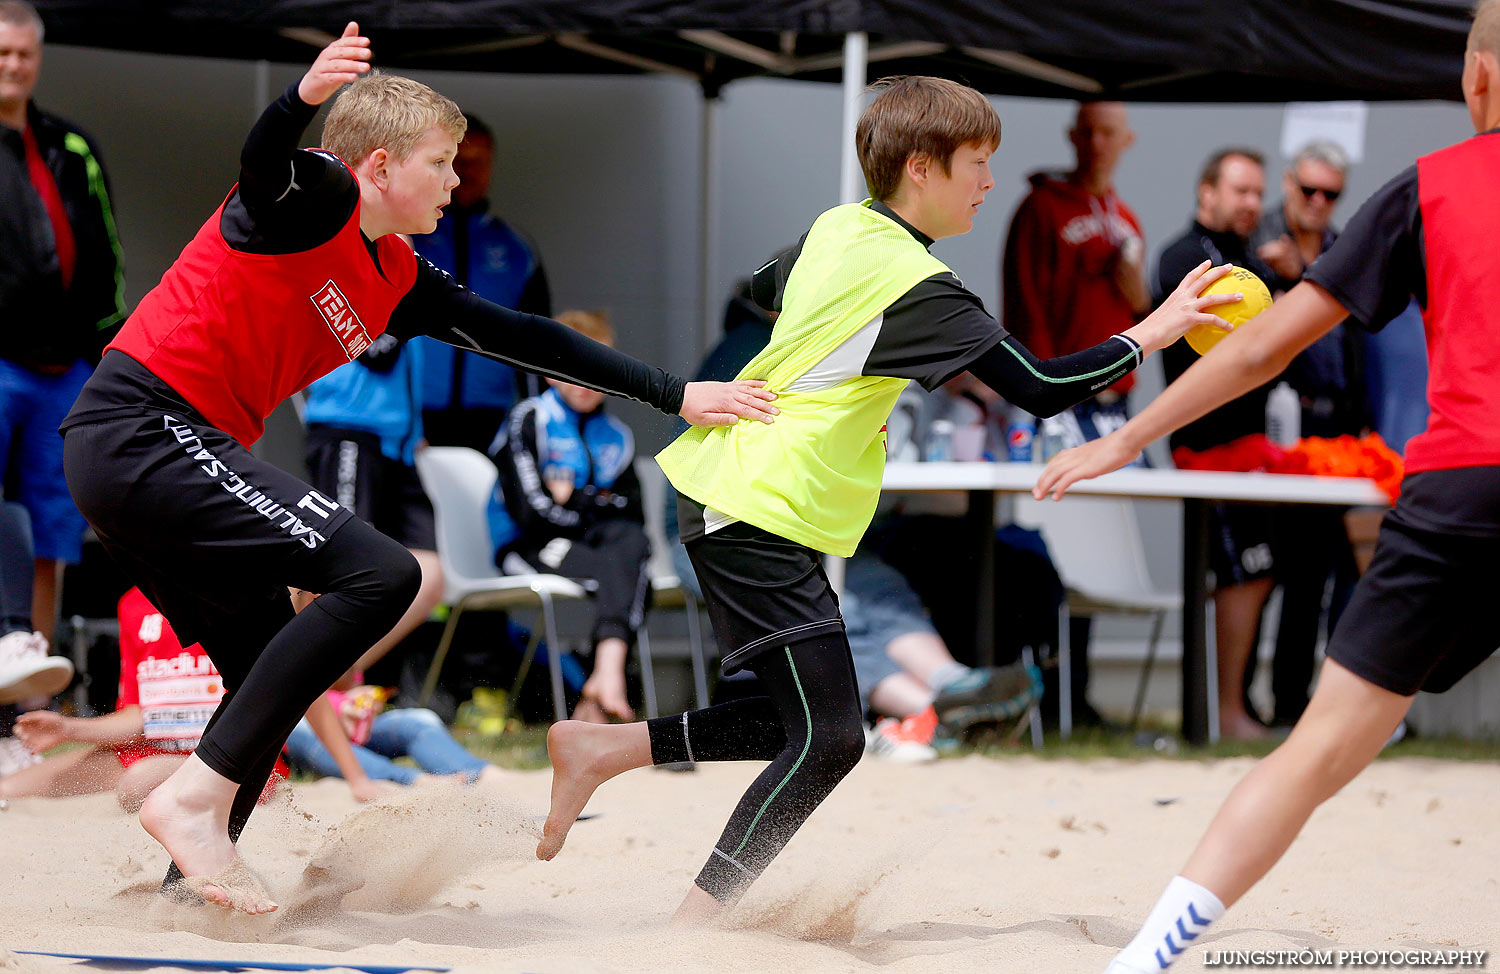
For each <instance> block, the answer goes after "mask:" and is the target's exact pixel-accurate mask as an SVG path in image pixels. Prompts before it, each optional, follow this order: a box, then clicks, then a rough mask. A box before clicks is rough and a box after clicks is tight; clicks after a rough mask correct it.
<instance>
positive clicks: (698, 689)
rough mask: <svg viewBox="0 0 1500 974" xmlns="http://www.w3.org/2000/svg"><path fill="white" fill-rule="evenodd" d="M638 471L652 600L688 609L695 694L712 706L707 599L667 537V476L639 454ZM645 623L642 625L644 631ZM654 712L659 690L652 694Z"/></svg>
mask: <svg viewBox="0 0 1500 974" xmlns="http://www.w3.org/2000/svg"><path fill="white" fill-rule="evenodd" d="M635 475H636V478H637V479H638V480H639V481H640V482H641V503H642V504H644V505H645V507H646V510H645V514H646V537H647V538H648V539H650V541H651V592H652V600H651V604H652V607H653V608H661V609H676V608H680V609H682V610H684V611H685V612H686V613H687V630H688V652H689V654H690V655H691V656H692V663H693V694H694V698H695V699H696V700H697V703H698V709H699V710H702V709H704V708H705V707H707V706H708V665H707V662H706V660H705V659H704V656H703V620H702V619H701V618H700V613H701V610H702V608H703V603H701V602H699V601H698V598H697V597H696V596H695V595H693V593H692V592H691V591H690V590H689V589H688V588H687V587H686V586H685V585H683V584H682V579H681V578H679V577H677V572H676V571H675V570H674V569H673V566H672V549H671V545H670V542H668V541H667V526H666V501H667V493H666V492H667V478H666V475H665V474H664V473H662V470H661V467H659V466H658V465H657V463H656V461H655V460H654V459H652V458H650V457H638V458H636V461H635ZM644 628H645V627H644V626H643V627H642V629H643V631H644ZM652 697H653V700H652V705H651V708H649V709H651V710H652V714H651V715H652V716H653V717H654V716H656V714H655V712H654V707H655V702H654V697H655V694H653V695H652Z"/></svg>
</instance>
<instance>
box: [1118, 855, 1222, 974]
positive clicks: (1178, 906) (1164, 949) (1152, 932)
mask: <svg viewBox="0 0 1500 974" xmlns="http://www.w3.org/2000/svg"><path fill="white" fill-rule="evenodd" d="M1223 915H1224V904H1223V903H1220V902H1219V898H1218V897H1217V896H1215V895H1214V894H1213V893H1210V892H1209V891H1208V890H1207V889H1204V888H1203V887H1202V886H1199V885H1198V884H1197V883H1195V882H1193V881H1192V880H1191V879H1187V878H1185V877H1182V876H1174V877H1173V878H1172V881H1171V882H1170V883H1168V884H1167V889H1166V892H1164V893H1162V894H1161V899H1159V900H1157V901H1156V906H1155V908H1153V909H1152V911H1151V915H1150V916H1148V917H1146V922H1145V923H1144V924H1143V925H1142V926H1141V932H1140V933H1138V934H1136V935H1135V939H1134V940H1132V941H1131V942H1130V943H1129V944H1128V945H1127V946H1126V947H1125V949H1124V950H1122V951H1120V953H1119V955H1118V956H1117V957H1116V958H1115V963H1114V964H1112V965H1110V971H1111V972H1115V971H1119V972H1120V974H1135V972H1139V974H1157V972H1159V971H1164V970H1166V969H1167V968H1169V967H1171V966H1172V964H1173V963H1174V962H1175V961H1177V960H1178V959H1179V958H1181V957H1182V955H1183V954H1185V953H1187V949H1188V947H1189V945H1191V944H1192V942H1193V941H1195V940H1197V939H1198V936H1199V935H1200V934H1201V933H1203V931H1205V930H1207V929H1208V925H1209V924H1210V923H1213V922H1214V921H1215V920H1217V919H1218V918H1219V917H1221V916H1223ZM1120 965H1122V966H1120Z"/></svg>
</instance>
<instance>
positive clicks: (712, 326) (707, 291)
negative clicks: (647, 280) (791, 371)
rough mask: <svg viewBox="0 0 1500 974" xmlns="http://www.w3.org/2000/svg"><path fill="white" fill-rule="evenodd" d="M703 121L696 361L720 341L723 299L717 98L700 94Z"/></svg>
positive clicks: (700, 153)
mask: <svg viewBox="0 0 1500 974" xmlns="http://www.w3.org/2000/svg"><path fill="white" fill-rule="evenodd" d="M702 115H703V122H702V124H701V125H700V126H699V129H700V138H701V139H702V145H701V147H700V151H699V164H700V166H701V167H702V168H701V171H700V172H699V177H698V184H699V188H700V189H699V191H700V192H701V193H702V194H703V198H702V205H700V206H699V207H698V221H699V222H698V260H699V261H700V264H699V267H700V271H699V273H700V275H701V286H700V288H699V293H698V348H697V353H698V356H697V359H696V360H697V361H700V362H701V361H702V360H703V359H704V357H705V356H707V355H708V350H709V349H711V348H713V347H714V346H715V345H716V344H718V342H719V338H720V337H721V336H720V335H719V320H718V316H717V315H716V314H715V309H716V308H717V307H718V306H719V303H720V301H722V300H723V295H721V294H720V293H719V290H720V289H719V280H718V273H719V152H718V141H719V140H718V138H717V133H718V123H719V96H718V94H717V93H715V94H712V95H710V94H708V93H707V92H706V91H705V92H704V95H703V113H702Z"/></svg>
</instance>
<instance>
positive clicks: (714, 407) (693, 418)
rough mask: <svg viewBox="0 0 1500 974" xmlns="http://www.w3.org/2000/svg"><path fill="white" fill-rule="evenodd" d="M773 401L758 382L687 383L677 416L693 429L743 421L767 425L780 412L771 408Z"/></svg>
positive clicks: (754, 380) (770, 392)
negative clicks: (756, 421) (757, 421)
mask: <svg viewBox="0 0 1500 974" xmlns="http://www.w3.org/2000/svg"><path fill="white" fill-rule="evenodd" d="M775 399H776V393H774V392H772V391H771V390H769V389H767V388H766V384H765V383H764V382H762V381H760V380H759V379H744V380H742V379H736V380H735V381H734V382H689V383H688V384H687V389H686V390H684V391H683V394H682V409H681V410H680V411H679V412H678V414H677V415H679V416H681V417H682V418H683V419H685V420H687V421H688V422H689V423H692V424H693V425H694V426H731V425H733V424H734V423H737V422H739V421H740V420H742V419H757V420H760V421H761V422H762V423H769V422H772V421H773V418H774V417H775V415H776V414H777V413H779V412H780V411H781V410H779V409H777V408H776V407H775V406H773V405H771V403H772V402H773V401H774V400H775Z"/></svg>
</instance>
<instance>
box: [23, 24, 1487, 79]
mask: <svg viewBox="0 0 1500 974" xmlns="http://www.w3.org/2000/svg"><path fill="white" fill-rule="evenodd" d="M37 6H38V8H39V9H40V10H41V11H42V14H43V16H44V17H45V18H46V20H47V24H48V30H49V39H51V40H53V41H56V42H60V43H65V44H78V45H84V46H95V47H107V48H120V49H127V50H136V51H150V52H158V53H169V54H192V55H198V56H204V55H207V56H213V57H231V58H248V59H265V60H272V61H292V62H296V61H302V60H304V59H305V58H306V56H307V45H308V44H309V43H319V41H320V39H321V38H325V37H326V36H328V34H329V32H337V31H338V30H339V29H340V28H341V27H342V26H343V24H344V23H345V22H347V21H349V20H356V21H358V22H359V23H360V25H361V27H363V28H364V29H365V31H367V32H368V33H370V34H371V35H374V36H378V37H379V40H380V54H381V61H382V63H384V64H387V65H389V66H392V67H398V68H399V67H405V68H430V69H442V70H473V71H492V72H495V71H501V72H534V73H552V72H570V73H632V72H650V71H657V72H660V71H667V72H672V73H676V74H680V75H683V76H690V77H693V78H695V79H697V80H698V81H699V82H700V83H701V84H702V85H703V86H704V89H705V91H706V92H707V93H709V94H714V93H715V92H717V90H718V89H719V88H720V87H721V86H723V85H724V84H726V83H727V82H730V81H733V80H735V79H737V78H742V77H746V76H751V75H770V76H781V77H791V78H806V79H811V80H823V81H835V80H839V79H840V78H841V77H842V74H843V68H844V57H843V45H844V39H845V37H846V36H847V35H849V34H851V33H863V34H865V35H867V36H868V38H869V46H868V49H869V54H868V61H869V65H870V68H871V69H872V71H873V72H874V73H878V74H898V73H917V72H920V73H925V74H939V75H944V76H948V77H953V78H959V79H962V80H964V81H966V82H967V83H969V84H971V85H974V86H975V87H977V88H980V89H981V90H983V91H986V92H989V93H991V94H1004V95H1020V96H1045V97H1065V98H1078V97H1109V98H1120V99H1123V100H1129V101H1165V102H1277V101H1287V100H1301V101H1306V100H1330V99H1364V100H1381V99H1424V98H1437V99H1452V98H1454V97H1455V91H1456V86H1455V84H1454V80H1455V78H1456V77H1457V75H1458V72H1459V70H1460V67H1461V60H1460V58H1461V55H1462V52H1463V40H1464V35H1465V34H1466V32H1467V29H1468V13H1467V11H1468V3H1467V2H1466V0H1242V2H1240V3H1236V4H1229V3H1205V2H1203V0H1149V2H1136V3H1123V2H1120V0H1052V2H1037V0H760V2H758V3H755V4H747V3H744V2H741V0H735V2H729V0H469V2H456V0H448V2H444V0H369V2H357V0H272V2H266V3H252V2H245V0H197V2H165V3H154V2H153V3H148V2H144V0H93V2H89V0H40V2H38V3H37Z"/></svg>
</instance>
